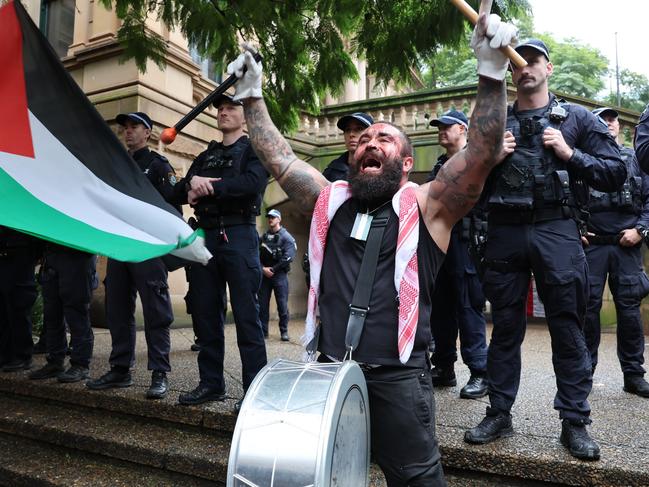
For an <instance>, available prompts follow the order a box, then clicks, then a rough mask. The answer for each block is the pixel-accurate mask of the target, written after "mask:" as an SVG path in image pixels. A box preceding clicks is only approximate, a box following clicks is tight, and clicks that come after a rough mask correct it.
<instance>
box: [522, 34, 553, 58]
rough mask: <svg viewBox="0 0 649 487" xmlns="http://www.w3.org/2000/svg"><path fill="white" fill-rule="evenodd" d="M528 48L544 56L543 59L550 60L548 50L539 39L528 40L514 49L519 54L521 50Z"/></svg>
mask: <svg viewBox="0 0 649 487" xmlns="http://www.w3.org/2000/svg"><path fill="white" fill-rule="evenodd" d="M526 47H529V48H530V49H535V50H537V51H539V52H540V53H541V54H543V55H544V56H545V59H547V60H548V61H549V60H550V49H548V46H546V45H545V42H543V41H542V40H541V39H528V40H526V41H525V42H522V43H520V44H519V45H518V46H516V47H515V48H514V49H515V50H516V52H517V53H519V54H520V52H521V50H522V49H524V48H526Z"/></svg>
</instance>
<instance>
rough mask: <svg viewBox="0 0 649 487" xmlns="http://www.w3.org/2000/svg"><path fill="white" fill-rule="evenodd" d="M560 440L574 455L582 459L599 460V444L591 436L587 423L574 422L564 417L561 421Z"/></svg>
mask: <svg viewBox="0 0 649 487" xmlns="http://www.w3.org/2000/svg"><path fill="white" fill-rule="evenodd" d="M560 440H561V444H562V445H563V446H565V447H566V448H567V449H568V450H569V451H570V454H571V455H572V456H573V457H576V458H579V459H581V460H599V445H598V444H597V443H595V440H593V439H592V438H591V437H590V435H589V434H588V431H587V430H586V426H585V425H583V424H572V423H571V422H570V421H569V420H567V419H564V420H563V421H562V422H561V438H560Z"/></svg>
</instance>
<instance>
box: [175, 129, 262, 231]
mask: <svg viewBox="0 0 649 487" xmlns="http://www.w3.org/2000/svg"><path fill="white" fill-rule="evenodd" d="M252 155H253V150H252V147H251V146H250V140H249V139H248V138H247V137H241V138H240V139H239V140H237V141H236V142H235V143H234V144H232V145H230V146H227V147H226V146H224V145H223V144H222V143H220V142H216V141H212V142H210V145H209V146H208V148H207V150H206V151H205V152H203V153H201V154H200V155H199V156H198V160H197V161H196V162H197V164H195V168H196V169H195V170H194V171H192V173H191V174H188V178H189V177H190V176H194V175H196V176H203V177H208V178H221V179H227V178H235V177H237V176H240V175H241V174H243V173H244V172H245V171H246V169H247V163H248V158H249V157H251V156H252ZM261 198H262V196H261V194H254V195H246V196H241V197H237V198H229V199H227V200H226V199H216V198H213V197H205V198H201V199H200V200H199V201H198V203H197V204H196V205H195V207H194V212H195V214H196V215H197V216H198V217H199V219H201V218H216V217H222V216H230V215H241V216H243V217H249V216H250V217H254V216H256V215H259V213H260V208H261Z"/></svg>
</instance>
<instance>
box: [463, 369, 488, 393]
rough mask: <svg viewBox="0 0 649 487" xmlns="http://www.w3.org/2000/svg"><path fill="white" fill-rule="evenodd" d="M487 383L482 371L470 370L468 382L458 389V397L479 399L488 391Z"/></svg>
mask: <svg viewBox="0 0 649 487" xmlns="http://www.w3.org/2000/svg"><path fill="white" fill-rule="evenodd" d="M488 385H489V382H487V378H486V377H485V374H484V372H471V377H469V382H467V383H466V385H465V386H464V387H463V388H462V390H461V391H460V397H462V398H464V399H479V398H481V397H484V396H486V395H487V393H488V392H489V388H488V387H487V386H488Z"/></svg>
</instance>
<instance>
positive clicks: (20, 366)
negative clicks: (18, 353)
mask: <svg viewBox="0 0 649 487" xmlns="http://www.w3.org/2000/svg"><path fill="white" fill-rule="evenodd" d="M31 368H32V359H27V360H12V361H11V362H7V363H6V364H4V365H3V366H2V371H3V372H19V371H21V370H29V369H31Z"/></svg>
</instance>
